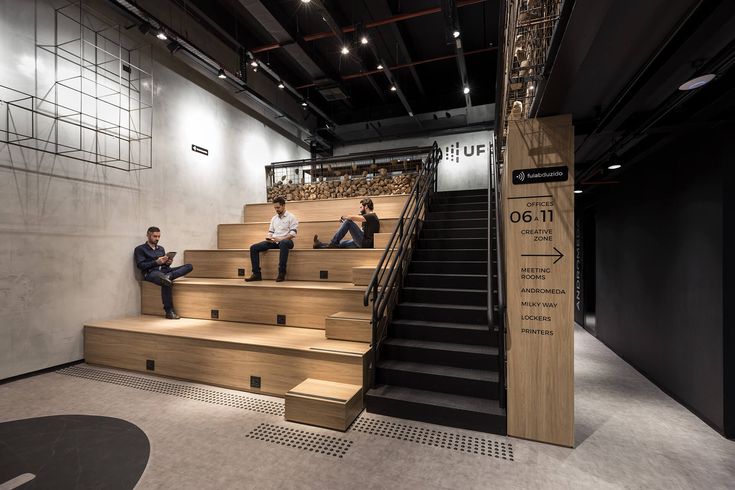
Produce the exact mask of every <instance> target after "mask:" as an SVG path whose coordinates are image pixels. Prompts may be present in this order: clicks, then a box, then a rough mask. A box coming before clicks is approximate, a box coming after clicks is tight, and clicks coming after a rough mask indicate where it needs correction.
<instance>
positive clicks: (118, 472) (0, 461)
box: [0, 415, 150, 489]
mask: <svg viewBox="0 0 735 490" xmlns="http://www.w3.org/2000/svg"><path fill="white" fill-rule="evenodd" d="M149 455H150V443H149V442H148V437H147V436H146V435H145V432H143V431H142V430H141V429H140V428H139V427H138V426H136V425H133V424H131V423H130V422H127V421H125V420H122V419H116V418H112V417H97V416H92V415H56V416H51V417H36V418H32V419H23V420H14V421H11V422H2V423H0V486H2V485H3V484H4V483H8V482H9V481H11V480H13V481H14V484H13V487H15V486H17V485H18V484H19V483H21V482H23V481H27V483H25V484H22V485H21V486H20V487H19V488H22V489H32V488H59V489H64V488H95V489H102V488H109V489H128V488H133V487H135V485H136V484H137V483H138V480H140V477H141V475H142V474H143V471H144V470H145V467H146V464H148V456H149Z"/></svg>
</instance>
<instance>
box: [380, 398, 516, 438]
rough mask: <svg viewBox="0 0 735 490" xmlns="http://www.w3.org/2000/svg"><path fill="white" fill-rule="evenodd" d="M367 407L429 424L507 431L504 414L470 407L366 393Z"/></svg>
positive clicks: (498, 431)
mask: <svg viewBox="0 0 735 490" xmlns="http://www.w3.org/2000/svg"><path fill="white" fill-rule="evenodd" d="M365 408H366V410H367V411H368V412H369V413H375V414H379V415H389V416H392V417H400V418H403V419H408V420H417V421H419V422H427V423H430V424H439V425H444V426H447V427H456V428H458V429H467V430H476V431H481V432H488V433H491V434H500V435H505V434H506V431H507V429H506V422H505V417H503V416H500V415H488V414H484V413H478V412H470V411H467V410H456V409H452V408H447V407H436V406H433V405H426V404H423V403H414V402H408V401H403V400H395V399H393V398H384V397H377V396H374V395H371V394H370V392H368V393H367V394H366V395H365Z"/></svg>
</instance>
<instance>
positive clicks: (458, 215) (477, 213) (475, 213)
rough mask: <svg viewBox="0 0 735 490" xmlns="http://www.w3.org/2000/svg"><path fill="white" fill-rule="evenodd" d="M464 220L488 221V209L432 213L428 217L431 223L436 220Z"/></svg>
mask: <svg viewBox="0 0 735 490" xmlns="http://www.w3.org/2000/svg"><path fill="white" fill-rule="evenodd" d="M462 218H465V219H466V218H475V219H480V218H484V219H487V209H478V210H472V211H469V210H466V209H462V210H459V209H458V210H456V211H455V210H450V211H430V212H429V214H428V215H427V216H426V220H427V221H431V220H434V219H444V220H446V219H462Z"/></svg>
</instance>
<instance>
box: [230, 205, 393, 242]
mask: <svg viewBox="0 0 735 490" xmlns="http://www.w3.org/2000/svg"><path fill="white" fill-rule="evenodd" d="M272 211H273V208H271V215H270V216H268V218H267V220H266V221H264V222H258V223H242V224H222V225H219V226H218V227H217V248H220V249H225V248H250V245H252V244H253V243H258V242H262V241H263V240H264V239H265V235H266V233H268V226H269V224H270V219H271V217H272V216H273V213H272ZM339 216H340V215H339V212H337V217H336V218H334V217H330V219H329V220H327V221H300V222H299V233H298V236H297V237H296V239H294V242H293V243H294V249H310V248H312V246H313V244H314V235H319V239H320V240H321V241H323V242H328V241H329V240H330V239H331V238H332V237H333V236H334V233H335V232H336V231H337V228H339V225H340V223H339ZM378 216H379V217H380V230H381V232H385V233H393V230H395V228H396V225H397V224H398V220H397V219H395V218H388V219H386V218H383V217H382V216H381V215H380V214H379V215H378ZM298 218H299V220H301V217H300V216H299V217H298ZM345 239H349V236H347V237H345ZM375 248H378V246H377V245H376V246H375ZM382 248H385V246H383V247H382Z"/></svg>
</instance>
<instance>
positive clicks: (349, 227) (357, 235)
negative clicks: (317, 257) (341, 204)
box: [329, 219, 365, 248]
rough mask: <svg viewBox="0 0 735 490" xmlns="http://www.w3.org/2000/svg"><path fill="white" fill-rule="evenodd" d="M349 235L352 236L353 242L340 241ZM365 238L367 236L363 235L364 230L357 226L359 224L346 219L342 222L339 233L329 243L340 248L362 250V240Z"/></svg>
mask: <svg viewBox="0 0 735 490" xmlns="http://www.w3.org/2000/svg"><path fill="white" fill-rule="evenodd" d="M347 233H349V234H350V236H351V237H352V240H345V241H340V240H342V238H344V236H345V235H346V234H347ZM364 237H365V235H364V234H363V232H362V229H361V228H360V227H359V226H358V225H357V223H355V222H354V221H352V220H351V219H346V220H344V221H343V222H342V224H341V225H339V228H338V229H337V232H336V233H335V234H334V236H333V237H332V240H330V242H329V243H330V244H332V245H335V246H337V247H339V248H360V247H362V239H363V238H364Z"/></svg>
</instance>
